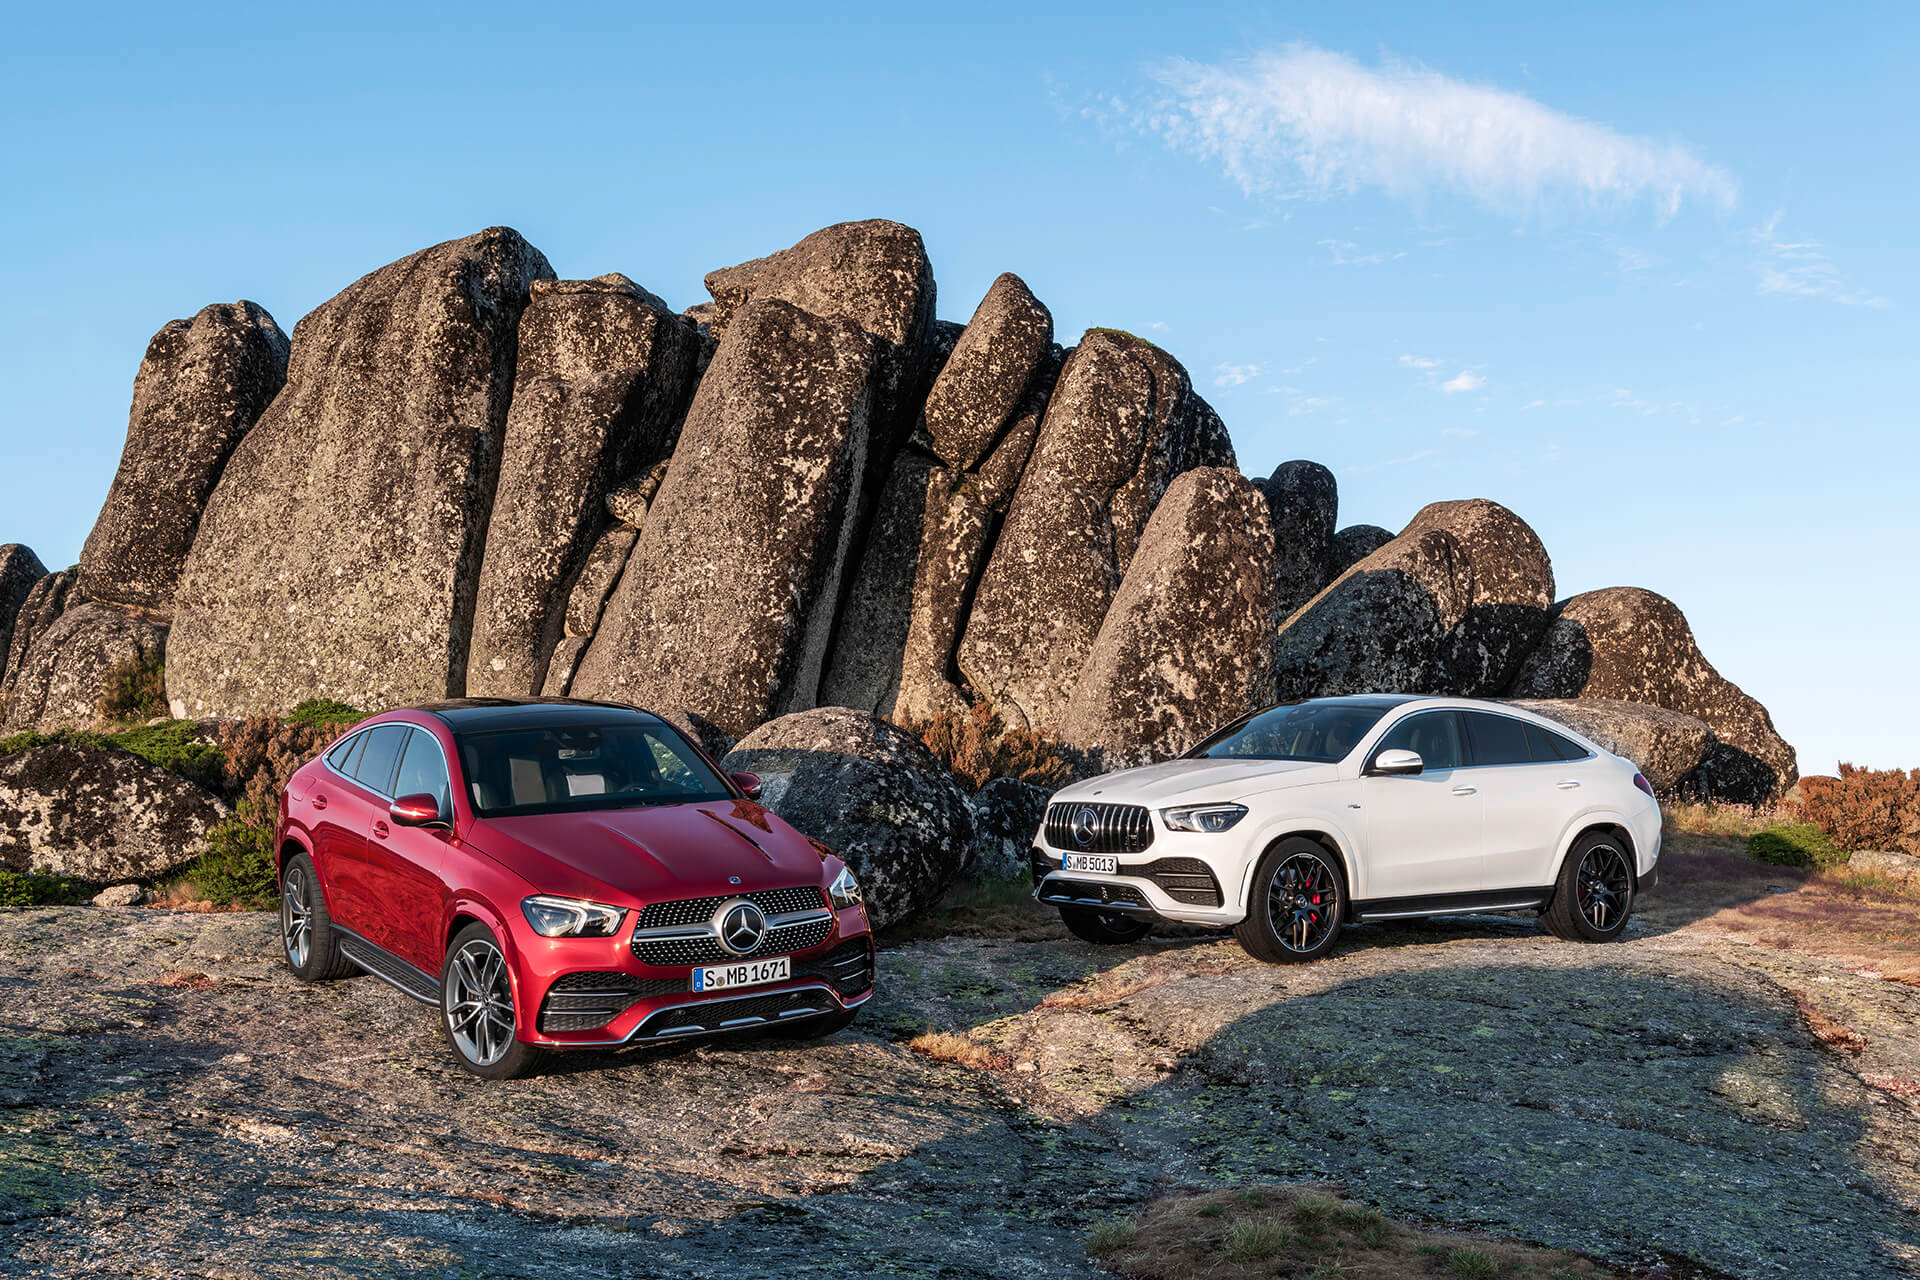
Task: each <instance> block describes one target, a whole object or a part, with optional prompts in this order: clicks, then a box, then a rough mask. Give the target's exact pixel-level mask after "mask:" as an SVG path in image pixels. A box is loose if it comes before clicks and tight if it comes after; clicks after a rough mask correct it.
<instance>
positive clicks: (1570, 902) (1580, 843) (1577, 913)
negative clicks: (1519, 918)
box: [1540, 831, 1633, 942]
mask: <svg viewBox="0 0 1920 1280" xmlns="http://www.w3.org/2000/svg"><path fill="white" fill-rule="evenodd" d="M1632 914H1633V858H1632V856H1631V855H1629V854H1628V853H1627V851H1626V847H1625V846H1624V845H1623V844H1622V843H1621V842H1620V841H1619V840H1617V839H1615V838H1614V837H1613V836H1610V835H1608V834H1606V833H1605V832H1603V831H1589V832H1587V833H1586V834H1585V835H1583V836H1581V837H1580V838H1579V839H1578V840H1575V841H1574V842H1573V847H1572V848H1570V849H1568V850H1567V857H1566V861H1564V862H1563V863H1561V865H1560V880H1559V882H1558V883H1557V884H1555V885H1554V888H1553V900H1552V901H1551V902H1549V903H1547V909H1546V910H1545V911H1542V912H1541V913H1540V921H1541V923H1542V924H1544V925H1546V926H1547V932H1549V933H1551V934H1553V935H1554V936H1555V937H1558V938H1565V939H1566V940H1567V941H1568V942H1612V941H1614V940H1615V939H1617V938H1619V937H1620V935H1621V934H1623V933H1625V932H1626V931H1627V920H1628V918H1629V917H1630V916H1631V915H1632Z"/></svg>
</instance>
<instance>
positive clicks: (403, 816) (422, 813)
mask: <svg viewBox="0 0 1920 1280" xmlns="http://www.w3.org/2000/svg"><path fill="white" fill-rule="evenodd" d="M387 816H388V817H390V818H392V819H393V821H394V824H395V825H396V826H402V827H436V826H440V825H442V824H444V823H445V822H446V819H445V818H443V817H441V816H440V801H439V800H437V799H435V798H434V797H433V796H430V795H428V794H426V793H425V792H424V791H423V792H421V793H420V794H418V795H411V796H401V797H400V798H399V799H398V800H395V801H394V802H393V803H392V804H390V805H388V806H387Z"/></svg>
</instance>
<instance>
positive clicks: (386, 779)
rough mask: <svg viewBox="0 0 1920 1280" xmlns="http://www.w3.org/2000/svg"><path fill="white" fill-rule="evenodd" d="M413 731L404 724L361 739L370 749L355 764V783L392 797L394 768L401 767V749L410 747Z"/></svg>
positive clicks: (378, 729) (387, 726)
mask: <svg viewBox="0 0 1920 1280" xmlns="http://www.w3.org/2000/svg"><path fill="white" fill-rule="evenodd" d="M411 731H412V730H411V729H410V727H409V726H407V725H404V724H382V725H376V726H374V727H373V728H371V729H369V730H367V731H366V732H365V733H364V734H362V735H360V736H361V737H363V738H365V739H366V740H367V746H366V749H365V750H364V751H362V752H361V753H360V757H359V759H358V760H356V761H354V765H353V780H354V781H355V782H358V783H359V784H360V785H361V786H363V787H365V788H367V790H369V791H378V792H379V793H380V794H381V795H383V796H390V795H392V794H393V770H394V766H395V765H397V764H399V763H400V749H401V748H402V747H404V746H406V745H407V734H408V733H410V732H411Z"/></svg>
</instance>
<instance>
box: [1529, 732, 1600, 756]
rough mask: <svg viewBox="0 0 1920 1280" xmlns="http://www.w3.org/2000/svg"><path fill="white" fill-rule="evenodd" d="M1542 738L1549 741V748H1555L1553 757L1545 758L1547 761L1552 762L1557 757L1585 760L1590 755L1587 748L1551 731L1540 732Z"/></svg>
mask: <svg viewBox="0 0 1920 1280" xmlns="http://www.w3.org/2000/svg"><path fill="white" fill-rule="evenodd" d="M1540 736H1541V737H1543V738H1545V739H1546V740H1547V745H1548V746H1549V747H1552V748H1553V755H1552V756H1547V757H1545V758H1546V759H1549V760H1551V759H1553V758H1554V757H1555V756H1557V757H1559V758H1560V759H1562V760H1585V759H1586V758H1587V756H1588V754H1589V753H1588V751H1587V749H1586V748H1585V747H1583V746H1581V745H1580V744H1579V743H1577V742H1575V741H1574V740H1573V739H1572V738H1563V737H1561V736H1560V735H1559V734H1557V733H1555V732H1554V731H1553V730H1551V729H1542V730H1540Z"/></svg>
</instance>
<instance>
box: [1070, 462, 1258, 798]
mask: <svg viewBox="0 0 1920 1280" xmlns="http://www.w3.org/2000/svg"><path fill="white" fill-rule="evenodd" d="M1274 562H1275V554H1274V535H1273V528H1272V525H1271V523H1270V521H1269V519H1268V516H1267V504H1266V501H1265V500H1264V499H1263V497H1262V496H1261V493H1260V490H1259V489H1257V488H1255V487H1254V485H1253V484H1252V483H1251V482H1250V481H1248V480H1247V479H1246V478H1245V477H1244V476H1242V475H1241V474H1240V473H1239V472H1238V471H1234V470H1230V469H1228V468H1225V467H1203V468H1200V469H1197V470H1194V471H1188V472H1186V473H1184V474H1183V475H1181V476H1180V477H1179V478H1177V479H1176V480H1174V482H1173V483H1172V484H1171V485H1169V486H1168V487H1167V492H1166V496H1165V497H1163V498H1162V499H1161V500H1160V505H1159V506H1158V507H1157V508H1155V510H1154V513H1153V519H1151V520H1150V521H1148V522H1147V529H1146V533H1145V534H1144V535H1143V536H1142V537H1141V539H1140V548H1139V550H1138V551H1137V552H1136V553H1135V554H1134V557H1133V563H1132V564H1131V565H1130V566H1129V567H1128V569H1127V576H1126V578H1125V580H1124V581H1122V582H1121V584H1120V590H1119V592H1118V594H1116V595H1115V596H1114V600H1113V607H1112V608H1110V609H1109V610H1108V611H1107V616H1106V621H1105V622H1104V623H1103V624H1102V625H1101V627H1100V634H1099V635H1098V636H1097V637H1096V638H1095V640H1094V642H1093V648H1092V649H1091V650H1090V651H1089V653H1088V655H1087V660H1086V664H1085V665H1084V666H1083V667H1082V668H1081V670H1080V675H1079V679H1078V680H1077V681H1076V682H1075V684H1074V688H1073V696H1072V697H1071V698H1070V699H1069V700H1068V703H1067V713H1066V716H1065V719H1064V720H1063V722H1062V724H1061V727H1060V733H1061V736H1062V737H1063V738H1065V739H1066V741H1067V742H1068V743H1069V744H1071V745H1073V746H1075V747H1078V748H1080V749H1082V750H1085V751H1089V752H1092V751H1096V750H1104V753H1105V756H1104V760H1103V763H1104V764H1105V766H1106V767H1108V768H1115V767H1120V766H1124V765H1133V764H1145V763H1147V762H1149V761H1153V760H1165V759H1168V758H1170V757H1172V756H1176V755H1179V754H1180V753H1181V752H1182V751H1185V750H1186V749H1187V748H1188V747H1191V746H1192V745H1193V744H1194V743H1196V742H1198V741H1199V740H1200V739H1201V738H1203V737H1205V736H1206V735H1207V734H1209V733H1211V732H1212V731H1213V730H1215V729H1217V728H1219V727H1220V726H1221V725H1223V724H1225V723H1227V722H1228V721H1230V720H1234V719H1237V718H1238V717H1240V716H1241V715H1243V714H1245V713H1246V712H1249V711H1253V710H1255V709H1257V708H1259V707H1262V706H1265V705H1267V704H1268V703H1269V702H1271V701H1272V700H1273V696H1272V695H1273V628H1274V624H1275V613H1274V602H1275V598H1276V590H1277V588H1276V581H1275V572H1274Z"/></svg>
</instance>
